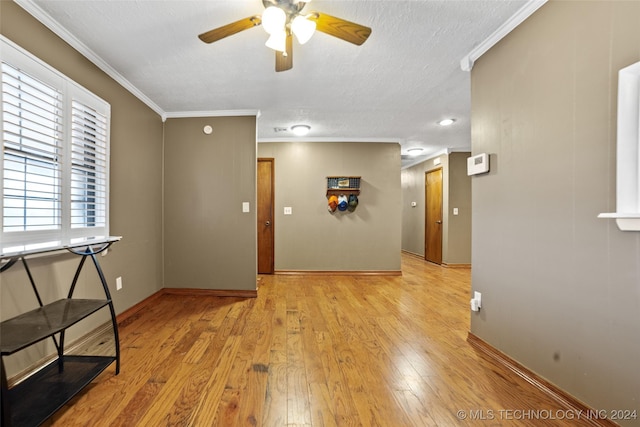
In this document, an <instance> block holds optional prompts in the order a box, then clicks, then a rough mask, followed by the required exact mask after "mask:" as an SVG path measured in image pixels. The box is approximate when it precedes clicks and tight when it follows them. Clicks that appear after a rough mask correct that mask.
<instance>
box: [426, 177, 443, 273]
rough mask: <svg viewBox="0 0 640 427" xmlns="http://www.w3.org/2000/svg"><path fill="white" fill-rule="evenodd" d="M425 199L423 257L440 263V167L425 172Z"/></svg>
mask: <svg viewBox="0 0 640 427" xmlns="http://www.w3.org/2000/svg"><path fill="white" fill-rule="evenodd" d="M425 201H426V203H425V227H424V229H425V238H424V245H425V248H424V257H425V259H426V260H427V261H430V262H434V263H436V264H442V168H440V169H436V170H433V171H430V172H427V173H426V177H425Z"/></svg>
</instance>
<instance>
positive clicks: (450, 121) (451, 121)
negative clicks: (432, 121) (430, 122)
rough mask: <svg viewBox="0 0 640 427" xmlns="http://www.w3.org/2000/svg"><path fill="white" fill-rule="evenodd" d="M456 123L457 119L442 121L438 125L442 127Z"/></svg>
mask: <svg viewBox="0 0 640 427" xmlns="http://www.w3.org/2000/svg"><path fill="white" fill-rule="evenodd" d="M455 122H456V119H444V120H440V121H439V122H438V124H439V125H440V126H451V125H452V124H454V123H455Z"/></svg>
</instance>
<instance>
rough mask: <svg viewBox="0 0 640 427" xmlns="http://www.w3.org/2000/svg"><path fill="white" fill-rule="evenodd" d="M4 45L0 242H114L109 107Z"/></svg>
mask: <svg viewBox="0 0 640 427" xmlns="http://www.w3.org/2000/svg"><path fill="white" fill-rule="evenodd" d="M0 42H1V43H2V49H1V50H0V52H1V53H0V54H1V57H0V60H1V80H2V92H1V93H0V96H1V98H0V105H1V106H2V120H0V135H2V151H1V152H0V155H1V156H2V157H1V159H0V164H1V165H2V169H1V172H0V192H1V194H0V213H1V215H0V244H1V245H2V246H4V247H6V246H10V245H16V246H19V245H29V244H33V243H39V242H46V241H48V242H50V241H59V242H66V241H69V240H72V239H74V238H82V237H89V236H107V235H108V233H109V215H108V212H109V126H110V107H109V104H107V103H106V102H105V101H103V100H101V99H100V98H98V97H96V96H95V95H93V94H92V93H91V92H89V91H87V90H86V89H84V88H82V87H81V86H79V85H77V84H76V83H74V82H73V81H71V80H70V79H68V78H67V77H65V76H64V75H62V74H60V73H59V72H57V71H56V70H54V69H52V68H51V67H49V66H48V65H46V64H44V63H42V62H41V61H39V60H38V59H37V58H34V57H33V56H31V55H30V54H28V53H27V52H25V51H23V50H22V49H20V48H19V47H18V46H16V45H14V44H13V43H11V42H9V41H8V40H6V39H4V38H0Z"/></svg>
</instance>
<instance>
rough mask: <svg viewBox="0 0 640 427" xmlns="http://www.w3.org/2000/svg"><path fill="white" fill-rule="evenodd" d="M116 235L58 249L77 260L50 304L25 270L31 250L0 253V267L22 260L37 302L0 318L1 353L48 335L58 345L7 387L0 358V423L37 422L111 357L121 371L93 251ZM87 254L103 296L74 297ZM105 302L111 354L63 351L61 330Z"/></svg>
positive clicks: (104, 285)
mask: <svg viewBox="0 0 640 427" xmlns="http://www.w3.org/2000/svg"><path fill="white" fill-rule="evenodd" d="M118 240H119V238H106V239H101V240H99V241H95V242H92V243H91V244H84V245H82V246H70V245H68V246H64V247H62V248H58V249H66V250H68V251H69V252H72V253H74V254H76V255H79V256H81V259H80V264H79V265H78V268H77V269H76V272H75V275H74V278H73V281H72V283H71V287H70V289H69V293H68V295H67V298H63V299H60V300H57V301H55V302H52V303H49V304H43V303H42V300H41V298H40V294H39V292H38V288H37V287H36V284H35V282H34V280H33V276H32V274H31V271H30V270H29V265H28V263H27V255H32V254H34V252H30V253H28V254H25V253H19V254H16V255H13V256H4V255H3V256H2V259H3V261H4V264H2V265H1V266H0V272H3V271H6V270H7V269H9V268H10V267H11V266H13V265H14V264H16V263H17V262H18V261H21V262H22V264H23V266H24V269H25V271H26V273H27V275H28V277H29V281H30V282H31V286H32V288H33V291H34V293H35V296H36V299H37V300H38V304H39V307H38V308H36V309H34V310H31V311H28V312H26V313H23V314H20V315H18V316H16V317H13V318H11V319H8V320H5V321H3V322H2V323H0V352H1V354H2V357H4V356H9V355H11V354H14V353H16V352H19V351H21V350H23V349H25V348H27V347H29V346H31V345H33V344H35V343H37V342H40V341H42V340H45V339H47V338H51V339H52V340H53V343H54V345H55V347H56V350H57V357H56V359H55V360H53V361H52V362H50V363H49V364H47V365H46V366H45V367H43V368H41V369H40V370H38V372H36V373H35V374H33V375H31V376H29V377H28V378H26V379H25V380H24V381H22V382H20V383H18V384H16V385H15V386H13V387H11V388H9V386H8V381H7V377H6V370H5V367H4V359H3V360H2V363H1V364H0V366H1V369H2V373H1V380H2V388H1V393H2V397H1V403H2V425H3V426H7V427H9V426H20V427H23V426H38V425H40V424H41V423H42V422H44V421H45V420H46V419H47V418H49V417H50V416H51V415H53V414H54V413H55V412H56V411H57V410H58V409H60V408H61V407H62V406H63V405H64V404H65V403H67V402H68V401H69V400H71V399H72V398H73V397H74V396H75V395H76V394H77V393H78V392H80V391H81V390H82V389H83V388H84V387H85V386H87V385H88V384H89V383H90V382H91V381H92V380H93V379H94V378H96V377H97V376H98V375H99V374H100V373H101V372H102V371H104V370H105V369H106V368H107V367H108V366H109V365H111V363H113V362H116V375H117V374H118V373H119V372H120V345H119V338H118V326H117V323H116V316H115V310H114V308H113V302H112V301H111V295H110V293H109V288H108V286H107V282H106V279H105V277H104V274H103V272H102V269H101V267H100V264H99V263H98V260H97V258H96V254H98V253H100V252H102V251H104V250H106V249H107V248H108V247H109V246H110V245H111V244H112V243H114V242H116V241H118ZM43 252H47V251H43ZM87 258H90V259H91V260H92V261H93V264H94V266H95V268H96V271H97V273H98V276H99V278H100V282H101V284H102V288H103V290H104V293H105V299H74V298H73V293H74V290H75V286H76V283H77V281H78V278H79V276H80V272H81V270H82V267H83V266H84V263H85V261H86V259H87ZM105 307H108V308H109V311H110V314H111V322H112V325H113V334H114V339H115V355H110V356H82V355H69V354H65V352H64V348H65V347H64V341H65V331H66V329H67V328H69V327H70V326H72V325H74V324H76V323H78V322H80V321H81V320H82V319H85V318H86V317H87V316H90V315H92V314H93V313H96V312H97V311H99V310H101V309H103V308H105Z"/></svg>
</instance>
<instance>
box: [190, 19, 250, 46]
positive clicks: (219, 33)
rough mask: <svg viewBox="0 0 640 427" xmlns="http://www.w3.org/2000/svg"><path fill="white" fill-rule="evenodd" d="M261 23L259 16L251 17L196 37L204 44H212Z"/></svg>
mask: <svg viewBox="0 0 640 427" xmlns="http://www.w3.org/2000/svg"><path fill="white" fill-rule="evenodd" d="M261 23H262V18H260V16H258V15H256V16H251V17H249V18H244V19H241V20H239V21H236V22H232V23H231V24H227V25H223V26H222V27H219V28H215V29H213V30H211V31H207V32H206V33H202V34H200V35H199V36H198V37H199V38H200V40H202V41H203V42H205V43H213V42H215V41H218V40H220V39H223V38H225V37H228V36H232V35H234V34H236V33H239V32H240V31H244V30H248V29H249V28H253V27H256V26H258V25H260V24H261Z"/></svg>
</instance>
